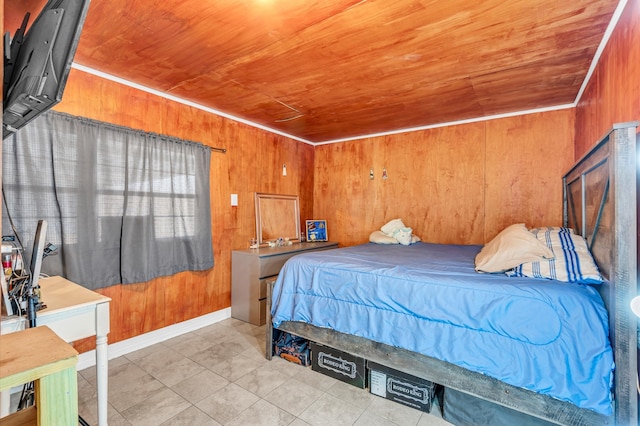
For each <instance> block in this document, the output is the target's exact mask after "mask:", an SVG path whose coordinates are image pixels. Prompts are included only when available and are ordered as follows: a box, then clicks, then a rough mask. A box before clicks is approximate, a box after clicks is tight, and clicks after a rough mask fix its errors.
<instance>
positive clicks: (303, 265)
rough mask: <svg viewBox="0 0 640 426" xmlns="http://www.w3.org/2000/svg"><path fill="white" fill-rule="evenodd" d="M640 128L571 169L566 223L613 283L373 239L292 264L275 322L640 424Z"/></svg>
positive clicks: (488, 387)
mask: <svg viewBox="0 0 640 426" xmlns="http://www.w3.org/2000/svg"><path fill="white" fill-rule="evenodd" d="M636 126H637V123H631V124H625V125H618V126H615V127H614V129H613V130H612V131H611V132H610V133H608V134H607V136H605V137H604V138H603V139H602V140H601V141H600V142H599V143H598V144H596V146H595V147H594V148H593V149H592V151H590V152H589V153H588V154H587V155H585V156H584V157H583V158H582V159H581V160H580V161H578V162H577V163H576V165H575V166H574V167H573V168H572V169H571V170H570V171H569V172H568V173H567V174H566V175H565V176H564V177H563V184H564V189H565V191H564V192H565V197H564V199H565V204H564V212H565V213H564V221H565V225H566V226H567V227H570V228H572V229H574V230H575V231H576V232H579V233H580V234H581V235H584V236H585V238H586V241H587V242H588V243H589V245H590V247H589V248H590V250H591V252H592V253H593V255H594V258H595V260H596V262H597V263H598V266H599V268H600V270H601V272H602V274H603V276H604V278H605V281H604V283H603V284H601V285H597V286H591V285H582V284H573V283H561V282H556V281H553V280H542V279H535V278H520V277H507V276H506V275H504V274H479V273H477V272H476V271H475V270H474V258H475V256H476V254H477V253H478V252H479V251H480V249H481V246H456V245H446V246H445V245H436V244H427V243H416V244H412V245H410V246H400V245H392V246H380V245H376V244H364V245H360V246H355V247H347V248H341V249H337V250H331V251H326V252H321V253H314V254H311V253H310V254H306V255H300V256H296V257H293V258H292V259H290V260H289V261H288V262H287V264H285V266H284V267H283V269H282V271H281V273H280V275H279V277H278V280H277V281H276V283H275V285H274V287H273V294H270V295H269V302H268V303H269V305H270V306H271V314H272V317H271V318H268V326H269V327H268V328H269V329H270V328H271V327H270V326H273V327H276V328H278V329H280V330H283V331H287V332H289V333H292V334H295V335H299V336H302V337H305V338H307V339H309V340H312V341H315V342H318V343H321V344H325V345H328V346H331V347H335V348H337V349H340V350H343V351H346V352H349V353H352V354H354V355H357V356H361V357H363V358H366V359H368V360H371V361H373V362H376V363H379V364H382V365H386V366H388V367H391V368H395V369H397V370H400V371H403V372H405V373H408V374H412V375H415V376H418V377H421V378H424V379H428V380H431V381H433V382H435V383H439V384H441V385H444V386H445V387H448V388H452V389H456V390H458V391H462V392H464V393H467V394H470V395H473V396H477V397H479V398H482V399H485V400H488V401H491V402H493V403H497V404H499V405H502V406H505V407H508V408H512V409H515V410H517V411H520V412H522V413H526V414H529V415H532V416H535V417H538V418H541V419H544V420H547V421H550V422H553V423H557V424H566V425H589V424H593V425H602V424H619V425H623V424H635V422H636V419H637V399H636V393H635V374H633V373H634V372H635V371H636V363H635V361H636V358H635V357H636V349H637V341H636V332H635V331H636V327H635V324H636V323H635V320H634V318H633V316H632V313H631V311H630V309H629V301H630V300H631V298H632V296H634V295H635V293H636V291H637V289H636V274H637V263H636V260H637V259H636V238H635V235H636V233H635V229H636V202H635V191H633V188H635V179H636V173H635V145H636V133H635V127H636ZM630 192H632V193H633V194H632V195H633V196H632V197H631V196H629V193H630ZM623 230H624V231H623ZM630 231H633V232H630ZM452 301H455V303H452ZM530 312H535V315H530V314H529V313H530ZM417 330H419V332H416V331H417ZM270 333H271V331H270V330H268V333H267V334H268V335H269V334H270ZM614 359H615V367H616V368H615V374H614V370H613V361H614ZM612 382H613V384H614V393H613V394H614V395H615V402H614V400H613V399H612V396H611V392H610V389H611V384H612ZM632 385H633V386H632Z"/></svg>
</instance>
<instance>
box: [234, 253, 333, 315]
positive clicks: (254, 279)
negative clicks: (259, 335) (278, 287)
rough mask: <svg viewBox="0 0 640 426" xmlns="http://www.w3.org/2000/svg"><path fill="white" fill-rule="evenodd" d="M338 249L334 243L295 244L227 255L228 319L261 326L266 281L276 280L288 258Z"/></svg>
mask: <svg viewBox="0 0 640 426" xmlns="http://www.w3.org/2000/svg"><path fill="white" fill-rule="evenodd" d="M334 248H338V243H337V242H331V241H325V242H317V243H296V244H293V245H290V246H283V247H261V248H257V249H246V250H233V251H232V252H231V316H232V317H233V318H237V319H239V320H242V321H246V322H249V323H251V324H255V325H263V324H264V323H265V320H266V312H267V279H269V278H271V277H274V276H277V275H278V273H280V269H281V268H282V266H283V265H284V263H285V262H286V261H287V260H288V259H289V258H290V257H292V256H295V255H296V254H301V253H308V252H311V251H319V250H329V249H334Z"/></svg>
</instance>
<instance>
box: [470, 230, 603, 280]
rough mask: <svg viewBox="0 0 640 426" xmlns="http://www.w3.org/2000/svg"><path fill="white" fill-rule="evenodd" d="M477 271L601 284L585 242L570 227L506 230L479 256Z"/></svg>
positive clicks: (488, 244) (599, 275) (600, 276)
mask: <svg viewBox="0 0 640 426" xmlns="http://www.w3.org/2000/svg"><path fill="white" fill-rule="evenodd" d="M475 263H476V271H478V272H505V273H506V274H507V275H508V276H516V277H531V278H546V279H551V280H556V281H562V282H574V283H581V284H600V283H602V282H603V278H602V275H601V274H600V272H599V271H598V267H597V266H596V263H595V261H594V260H593V257H592V256H591V252H590V251H589V248H588V247H587V242H586V241H585V239H584V238H583V237H582V236H580V235H577V234H575V233H574V232H573V230H571V229H569V228H560V227H546V228H534V229H532V230H528V229H527V228H526V226H525V225H524V224H523V223H518V224H515V225H511V226H509V227H507V228H505V229H504V230H503V231H502V232H500V234H498V235H497V236H496V237H495V238H494V239H493V240H491V241H490V242H489V243H487V244H486V245H485V246H484V247H483V248H482V250H481V251H480V253H478V255H477V256H476V261H475Z"/></svg>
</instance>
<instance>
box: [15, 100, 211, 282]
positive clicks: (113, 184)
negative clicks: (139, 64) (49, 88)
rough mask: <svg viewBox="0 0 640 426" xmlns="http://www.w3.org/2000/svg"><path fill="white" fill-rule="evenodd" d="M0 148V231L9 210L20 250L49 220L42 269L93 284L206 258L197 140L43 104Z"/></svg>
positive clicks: (205, 198) (203, 153) (207, 233)
mask: <svg viewBox="0 0 640 426" xmlns="http://www.w3.org/2000/svg"><path fill="white" fill-rule="evenodd" d="M2 148H3V190H4V195H5V200H4V201H6V205H5V202H3V221H2V227H3V235H10V234H13V232H12V230H11V227H10V222H9V217H8V215H9V216H10V217H11V219H12V220H13V223H14V225H15V226H16V230H17V232H18V234H19V237H20V238H21V240H22V243H23V245H24V246H25V255H26V257H27V260H28V257H29V254H30V252H31V247H32V244H33V235H34V234H35V229H36V225H37V222H38V220H39V219H45V220H47V222H48V232H47V242H51V243H53V244H55V245H57V246H58V247H59V250H58V252H59V254H58V255H57V256H50V257H47V258H46V259H45V261H44V262H43V265H42V271H43V272H44V273H47V274H49V275H62V276H64V277H66V278H68V279H69V280H71V281H74V282H77V283H79V284H82V285H84V286H85V287H88V288H91V289H96V288H101V287H106V286H109V285H113V284H117V283H125V284H127V283H135V282H144V281H148V280H150V279H152V278H155V277H158V276H165V275H171V274H174V273H176V272H180V271H185V270H205V269H209V268H211V267H213V248H212V243H211V214H210V204H209V203H210V201H209V195H210V191H209V162H210V150H209V148H207V147H205V146H203V145H202V144H197V143H194V142H188V141H182V140H179V139H175V138H169V137H164V136H159V135H155V134H150V133H144V132H140V131H135V130H131V129H128V128H123V127H119V126H114V125H110V124H105V123H100V122H96V121H93V120H89V119H84V118H77V117H72V116H69V115H66V114H61V113H57V112H53V111H50V112H48V113H46V114H44V115H43V116H41V117H40V118H38V119H36V120H34V121H33V122H32V123H31V124H30V125H29V126H26V127H25V128H23V129H22V130H21V131H19V132H17V133H16V134H15V135H13V136H11V137H10V138H7V139H6V140H4V142H3V147H2Z"/></svg>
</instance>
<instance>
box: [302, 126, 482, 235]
mask: <svg viewBox="0 0 640 426" xmlns="http://www.w3.org/2000/svg"><path fill="white" fill-rule="evenodd" d="M483 137H484V124H482V123H480V124H478V123H476V124H469V125H463V126H454V127H447V128H440V129H433V130H429V131H423V132H413V133H407V134H402V135H393V136H385V137H379V138H372V139H364V140H360V141H352V142H345V143H340V144H331V145H323V146H320V147H317V148H316V163H315V164H316V166H315V168H316V173H315V175H316V178H315V179H316V181H315V197H314V215H315V216H316V217H317V218H318V219H327V221H328V223H327V228H328V231H329V237H330V239H331V240H335V241H339V242H340V244H341V245H353V244H359V243H363V242H366V241H368V238H369V234H370V233H371V232H373V231H375V230H378V229H380V227H381V226H382V225H384V224H385V223H386V222H387V221H389V220H392V219H395V218H401V219H402V220H403V222H404V223H405V225H407V226H409V227H411V228H413V230H414V233H415V234H416V235H418V236H419V237H421V238H422V239H423V240H425V241H430V242H436V243H453V242H456V243H460V244H464V243H472V242H479V241H480V240H481V237H482V221H483V216H482V208H483V200H482V185H483V175H484V171H483V168H484V164H483V162H482V161H478V158H482V157H483V143H482V138H483ZM371 169H373V172H374V178H373V179H370V178H369V171H370V170H371ZM384 169H386V172H387V176H388V178H387V179H384V178H383V176H382V173H383V170H384Z"/></svg>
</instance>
